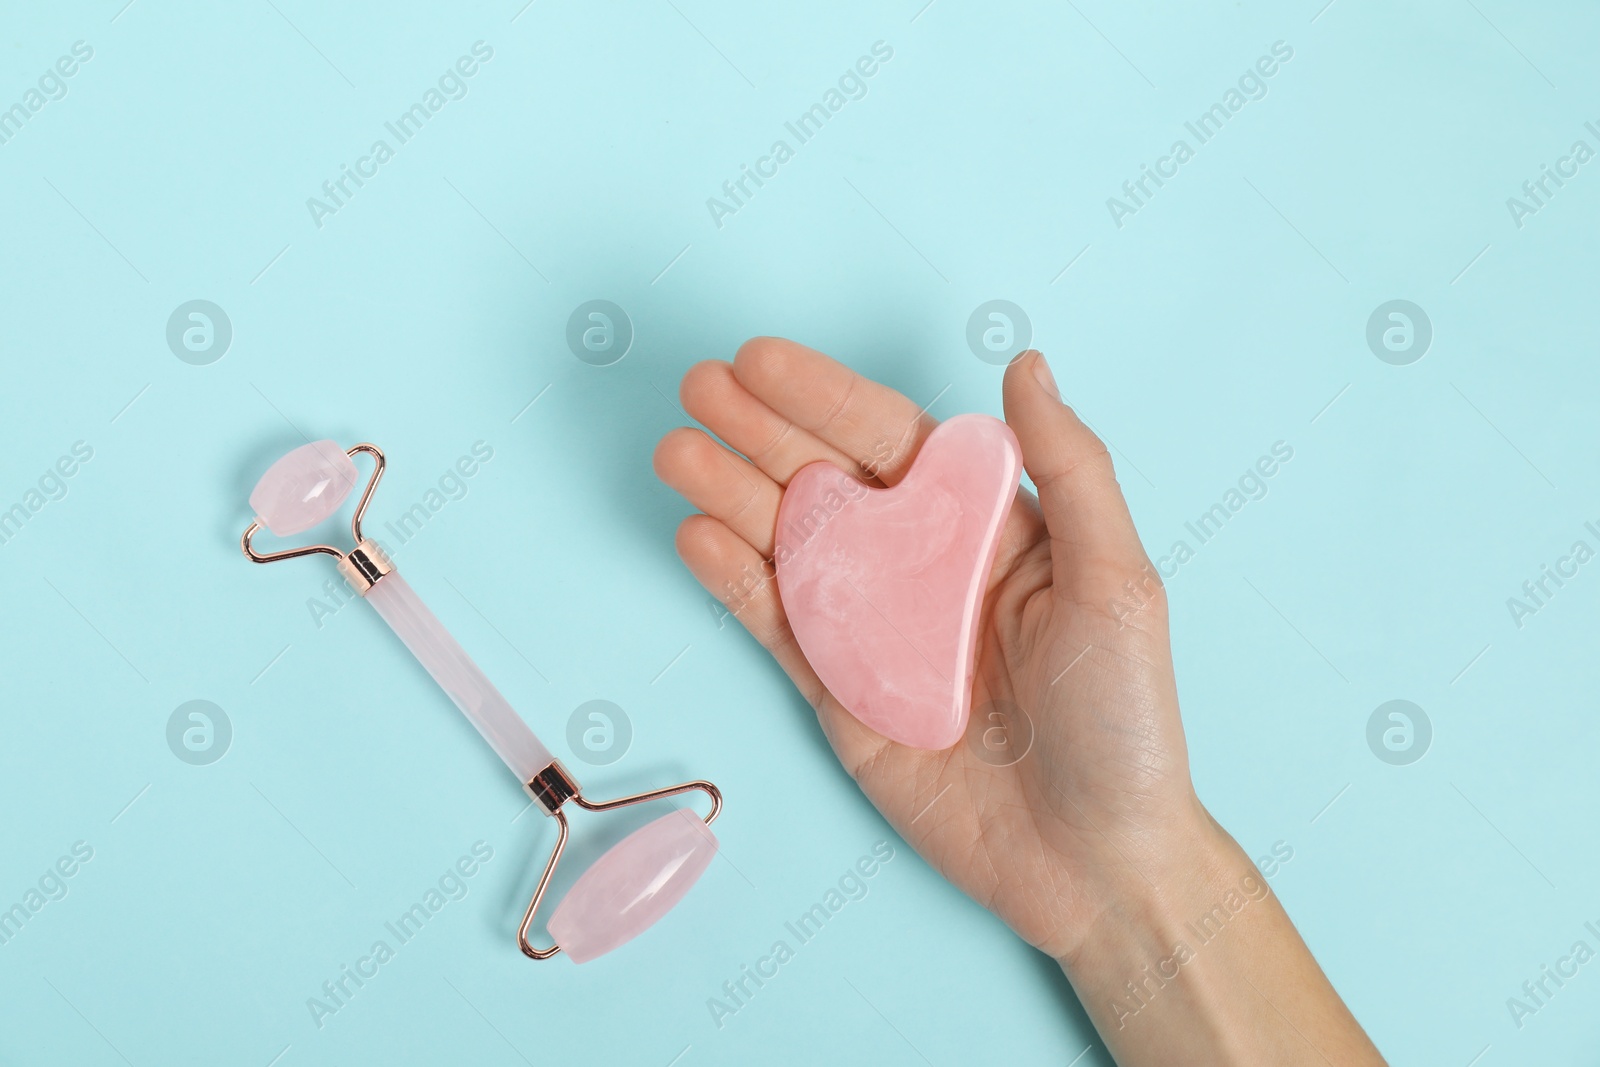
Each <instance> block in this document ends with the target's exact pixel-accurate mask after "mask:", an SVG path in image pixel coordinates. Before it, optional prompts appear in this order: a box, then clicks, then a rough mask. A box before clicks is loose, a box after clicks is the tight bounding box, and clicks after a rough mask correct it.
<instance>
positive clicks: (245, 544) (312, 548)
mask: <svg viewBox="0 0 1600 1067" xmlns="http://www.w3.org/2000/svg"><path fill="white" fill-rule="evenodd" d="M357 452H365V453H366V454H367V455H369V456H371V457H372V459H373V462H374V466H373V468H372V477H371V478H369V479H367V487H366V488H365V489H364V490H362V492H361V500H360V501H359V502H358V503H357V504H356V513H355V514H354V515H353V516H351V518H350V534H351V536H353V537H354V538H355V541H356V547H355V549H353V550H352V552H357V551H360V550H361V547H362V542H364V541H365V540H366V538H364V537H362V536H361V519H362V517H363V516H364V515H366V513H367V505H368V504H370V503H372V494H373V492H374V491H375V490H376V489H377V488H378V482H379V481H380V480H381V479H382V478H383V468H384V467H385V466H387V463H388V461H387V460H385V459H384V457H383V450H382V449H380V448H379V447H378V446H377V445H371V444H367V443H366V442H362V443H361V444H359V445H356V446H355V447H354V448H351V449H347V450H346V451H345V455H347V456H349V457H350V458H351V459H354V458H355V457H356V453H357ZM260 530H261V522H260V520H257V521H255V522H252V523H251V524H250V525H249V527H247V528H246V529H245V531H244V536H243V537H241V538H239V547H240V548H242V549H243V550H244V554H245V557H246V558H247V559H249V560H250V562H251V563H276V562H278V561H279V560H281V559H295V558H297V557H299V556H310V555H314V554H315V553H318V552H326V553H327V554H328V555H330V556H333V557H335V558H336V559H338V560H339V561H340V562H341V563H342V562H344V561H345V560H346V559H347V558H348V557H349V556H350V555H351V553H348V552H341V551H339V550H338V549H337V548H334V547H333V546H332V545H306V546H305V547H303V548H286V549H284V550H283V551H281V552H268V553H267V554H266V555H262V554H261V553H260V552H257V551H256V550H255V546H253V545H252V544H251V543H250V539H251V538H253V537H254V536H255V535H256V534H257V533H259V532H260ZM385 573H387V572H385ZM380 577H381V576H380ZM370 585H371V583H368V586H369V588H370ZM363 592H365V590H363Z"/></svg>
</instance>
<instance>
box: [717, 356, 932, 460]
mask: <svg viewBox="0 0 1600 1067" xmlns="http://www.w3.org/2000/svg"><path fill="white" fill-rule="evenodd" d="M733 373H734V377H736V378H737V379H738V380H739V382H740V383H741V384H743V385H744V386H745V388H747V389H749V390H750V392H751V393H753V394H754V395H755V396H756V398H757V399H759V400H761V401H762V402H764V403H765V404H767V405H768V406H769V407H771V408H772V410H774V411H776V412H777V413H778V414H779V415H781V416H783V417H784V418H787V419H789V420H791V421H792V422H794V423H795V424H796V425H798V426H800V427H802V428H803V429H805V430H807V431H809V432H810V433H811V434H813V435H814V436H816V437H817V438H818V439H819V440H821V441H822V442H823V443H825V444H827V445H829V446H830V447H832V448H835V449H837V450H838V451H840V452H842V453H844V454H845V455H847V456H850V457H851V458H852V459H854V460H855V462H856V463H857V464H858V465H859V466H860V467H861V468H862V469H864V470H866V471H868V472H869V473H871V474H872V475H873V476H875V477H876V478H878V480H880V481H882V482H883V483H884V484H885V485H893V484H894V483H895V482H897V481H898V480H899V479H900V477H901V476H902V475H903V474H904V473H905V469H906V468H907V467H908V466H909V465H910V463H911V459H912V457H913V456H915V455H916V454H917V449H918V448H920V447H921V446H922V441H923V439H924V438H925V437H927V436H928V434H929V433H931V432H932V431H933V428H934V427H935V426H936V425H938V420H937V419H934V418H932V417H931V416H929V415H928V414H927V412H926V411H924V410H923V409H922V408H921V407H919V406H918V405H917V404H916V403H915V402H914V401H912V400H910V399H908V398H907V397H905V396H903V395H901V394H900V393H897V392H895V391H894V390H893V389H890V388H889V387H888V386H886V385H881V384H879V383H878V382H875V381H872V380H871V379H870V378H864V377H862V376H861V375H859V374H857V373H856V372H855V371H853V370H851V369H850V368H849V367H846V366H845V365H844V364H843V363H840V362H838V361H836V360H832V359H829V358H828V357H827V356H825V355H823V354H822V353H821V352H816V351H813V350H812V349H809V348H807V347H806V346H805V345H802V344H797V343H795V342H794V341H786V340H784V339H783V338H781V337H757V338H754V339H752V340H749V341H746V342H745V343H744V344H743V345H741V346H740V347H739V353H738V355H736V356H734V357H733Z"/></svg>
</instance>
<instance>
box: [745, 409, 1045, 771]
mask: <svg viewBox="0 0 1600 1067" xmlns="http://www.w3.org/2000/svg"><path fill="white" fill-rule="evenodd" d="M1021 476H1022V450H1021V448H1019V447H1018V445H1017V439H1016V436H1015V435H1014V434H1012V432H1011V427H1009V426H1007V425H1006V424H1005V423H1003V422H1001V421H1000V420H998V419H994V418H990V417H989V416H988V415H958V416H956V417H955V418H953V419H951V420H949V421H948V422H945V423H942V424H941V425H939V426H938V427H936V428H935V429H934V431H933V432H932V433H931V434H929V435H928V438H927V440H926V441H924V442H923V444H922V450H921V451H920V452H918V453H917V457H916V459H915V460H914V461H913V462H912V464H911V469H910V470H908V471H907V472H906V475H905V477H904V478H903V479H902V480H901V481H900V482H899V483H898V484H896V485H894V486H891V487H889V488H887V489H873V488H871V487H869V486H865V485H862V484H861V483H860V482H859V481H857V480H856V479H854V478H852V477H850V476H849V475H847V474H845V473H844V472H843V471H841V470H839V469H838V468H837V467H835V466H833V465H832V464H830V463H812V464H810V465H809V466H807V467H804V468H802V469H801V470H800V471H799V473H797V474H796V475H795V476H794V478H793V479H792V480H790V482H789V486H788V488H787V489H785V490H784V493H783V501H782V503H781V504H780V505H779V507H778V529H777V536H776V545H775V548H774V552H773V560H774V563H775V564H776V567H777V572H778V592H779V594H780V595H781V596H782V598H783V606H784V611H785V613H786V614H787V615H788V617H789V625H790V626H791V627H792V628H793V630H794V636H795V640H796V641H797V642H799V645H800V649H801V651H803V652H804V653H805V655H806V659H807V660H809V661H810V663H811V666H812V667H813V668H814V669H815V670H816V672H817V677H819V678H820V679H822V684H823V685H825V686H827V687H828V690H829V692H831V693H832V694H833V695H834V696H835V697H836V698H838V700H839V702H840V703H841V704H843V705H844V706H845V707H846V708H848V709H849V710H850V713H851V714H853V715H854V716H855V717H856V718H858V719H860V720H861V721H862V722H863V723H865V724H866V725H867V726H870V727H871V728H872V729H874V730H876V731H877V732H878V733H880V734H882V735H883V736H885V737H887V738H889V739H890V740H891V741H898V742H900V743H901V744H903V745H910V746H911V747H913V748H934V749H937V748H949V747H950V746H951V745H953V744H955V743H956V742H957V741H958V740H960V738H961V735H962V734H963V733H964V732H965V731H966V728H967V716H968V714H969V713H970V711H971V705H972V667H973V659H974V656H975V654H976V651H977V639H978V621H979V610H980V608H981V607H982V606H983V594H984V589H985V587H986V586H987V585H988V582H989V571H990V569H991V568H992V567H993V566H994V556H995V551H996V549H997V548H998V547H999V544H1000V534H1001V531H1002V530H1004V529H1005V523H1006V516H1007V515H1008V514H1009V513H1010V511H1011V502H1012V501H1013V500H1014V499H1015V498H1016V495H1017V483H1018V480H1019V479H1020V478H1021Z"/></svg>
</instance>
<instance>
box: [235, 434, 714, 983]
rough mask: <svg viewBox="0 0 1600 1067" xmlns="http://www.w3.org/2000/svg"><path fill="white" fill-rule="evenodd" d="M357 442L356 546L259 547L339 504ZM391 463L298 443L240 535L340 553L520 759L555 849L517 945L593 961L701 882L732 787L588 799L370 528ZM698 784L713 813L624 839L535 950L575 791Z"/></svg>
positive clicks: (370, 450) (348, 576) (388, 616)
mask: <svg viewBox="0 0 1600 1067" xmlns="http://www.w3.org/2000/svg"><path fill="white" fill-rule="evenodd" d="M358 452H364V453H366V454H367V455H370V456H371V457H372V458H373V460H374V461H375V466H374V467H373V471H372V478H371V480H369V481H368V482H367V487H366V490H365V491H364V492H363V493H362V494H361V501H360V503H358V504H357V505H356V511H355V516H354V518H352V519H351V520H350V533H351V535H352V536H353V537H354V538H355V543H356V544H355V548H353V549H351V550H350V551H348V552H342V551H340V550H339V549H337V548H334V547H333V546H331V545H309V546H306V547H304V548H294V549H289V550H286V551H282V552H271V553H268V554H266V555H262V554H261V553H258V552H257V551H256V550H255V549H254V548H253V547H252V546H251V543H250V541H251V538H252V537H254V536H255V534H256V533H257V532H258V531H259V530H260V529H261V527H263V526H265V527H266V528H267V529H269V530H271V531H272V532H273V533H274V534H275V535H277V536H279V537H284V536H290V535H293V534H297V533H303V532H305V531H306V530H309V529H310V528H311V527H313V526H315V525H316V524H317V523H319V522H321V521H322V520H324V519H326V518H328V517H329V516H331V515H332V514H333V513H334V512H335V511H337V510H338V509H339V506H340V505H341V504H342V503H344V501H345V498H346V497H348V496H349V495H350V491H351V489H352V488H354V487H355V485H356V483H357V482H358V481H359V480H360V476H359V475H358V474H357V472H356V465H355V455H356V453H358ZM383 468H384V458H383V453H382V452H380V451H379V450H378V449H377V447H376V446H374V445H369V444H360V445H356V446H355V447H354V448H352V449H350V450H349V451H348V452H346V451H345V450H344V449H342V448H340V447H339V446H338V445H337V444H335V443H334V442H332V441H316V442H313V443H311V444H307V445H302V446H301V447H299V448H297V449H295V450H294V451H293V452H290V453H289V454H288V455H286V456H284V457H283V458H282V459H280V460H278V461H277V462H276V463H274V464H273V465H272V467H271V468H270V469H269V470H268V471H267V473H266V474H264V475H263V476H262V478H261V481H260V482H258V483H256V487H255V490H254V491H253V492H252V493H251V494H250V507H251V508H252V509H253V510H254V511H255V514H256V520H255V521H254V522H252V523H251V524H250V527H249V529H247V530H245V532H244V536H243V537H242V538H241V539H240V544H241V546H242V547H243V548H244V554H245V555H246V556H248V557H249V558H250V560H251V561H252V562H254V563H274V562H276V561H278V560H281V559H293V558H294V557H296V556H307V555H311V554H313V553H317V552H325V553H327V554H328V555H330V556H334V557H335V558H337V559H338V560H339V571H340V573H341V574H343V575H344V577H345V580H346V581H348V582H349V583H350V585H351V587H352V588H354V589H355V591H356V592H357V593H359V594H361V596H362V597H364V598H365V599H366V601H367V603H369V604H371V605H372V606H373V607H374V608H376V609H378V614H379V615H381V616H383V620H384V621H385V622H387V623H388V624H389V625H390V627H392V628H393V629H394V632H395V633H396V634H398V635H400V639H401V640H402V641H404V642H405V644H406V647H407V648H409V649H410V650H411V652H412V654H413V655H415V656H416V657H417V659H418V660H420V661H421V663H422V665H423V666H424V667H426V668H427V669H428V673H429V674H431V675H433V680H434V681H436V682H438V683H439V685H440V687H441V688H442V689H443V690H444V691H445V692H446V693H447V694H449V696H450V699H451V700H453V701H455V704H456V707H458V708H460V709H461V711H462V712H463V713H464V714H465V715H466V716H467V718H468V719H470V720H471V721H472V725H473V726H475V727H477V728H478V732H479V733H480V734H482V735H483V739H484V740H485V741H487V742H489V744H490V746H491V747H492V748H493V749H494V750H495V752H496V753H497V754H498V755H499V756H500V758H501V759H502V760H504V761H505V764H506V766H507V767H509V768H511V773H513V774H515V775H516V776H517V781H519V782H521V783H522V788H523V789H524V790H525V791H526V792H527V794H528V796H530V797H532V798H533V801H534V803H536V804H537V805H538V806H539V808H540V810H542V811H543V812H544V813H545V814H546V815H548V816H550V817H551V818H553V819H555V821H556V826H557V836H556V844H555V848H554V849H553V850H552V851H551V853H550V859H549V861H548V862H547V863H546V864H545V868H544V874H543V875H541V876H540V878H539V886H538V888H537V889H535V890H534V893H533V900H532V901H531V902H530V903H529V904H528V910H527V912H526V913H524V915H523V917H522V925H521V926H520V927H518V929H517V944H518V946H519V947H521V949H522V951H523V953H525V954H526V955H528V956H530V957H532V958H533V959H536V960H543V959H549V958H550V957H551V956H554V955H555V954H556V953H557V952H560V951H562V950H563V949H564V950H566V953H567V955H569V956H571V957H572V959H573V960H574V961H575V962H577V963H586V962H588V961H589V960H592V959H594V958H595V957H596V956H601V955H604V954H605V953H607V952H610V951H611V950H612V949H614V948H616V947H618V946H619V945H622V944H624V943H625V942H627V941H630V940H632V939H633V938H635V937H637V936H638V935H639V934H641V933H643V932H644V931H645V930H646V929H647V928H648V927H649V926H650V925H651V924H653V923H654V922H655V921H656V920H657V919H659V918H661V917H662V916H663V915H665V914H666V913H667V911H669V910H670V909H671V908H672V906H673V905H674V904H676V903H677V902H678V901H679V900H681V899H682V898H683V895H684V894H685V893H686V892H688V890H689V887H690V886H692V885H694V883H695V881H696V880H697V879H698V878H699V877H700V875H701V874H702V873H703V872H704V871H705V869H706V867H707V866H709V865H710V863H711V859H712V857H713V856H715V855H716V851H717V839H716V837H715V836H713V835H712V833H711V830H710V829H709V824H710V823H711V822H712V821H713V820H714V819H716V817H717V815H718V814H719V813H720V812H721V811H722V793H721V791H719V790H718V789H717V787H716V786H714V785H712V784H711V783H710V782H698V781H697V782H684V783H682V784H681V785H673V786H667V787H666V788H665V789H654V790H651V791H650V792H648V793H638V794H636V795H634V796H627V797H619V798H618V799H616V800H603V801H592V800H589V799H587V798H586V797H584V795H583V793H582V792H581V790H580V789H579V786H578V783H577V781H576V780H575V779H574V778H573V777H572V775H571V774H570V773H568V771H567V769H566V768H565V767H563V766H562V765H561V761H560V760H557V759H555V758H553V757H552V756H551V755H550V750H549V749H547V748H545V747H544V745H542V744H540V743H539V739H538V738H537V737H535V736H534V735H533V731H532V730H530V729H528V726H527V724H526V723H524V722H523V721H522V718H521V716H519V715H518V714H517V713H516V712H515V711H513V710H512V708H511V705H510V704H509V703H507V702H506V698H505V697H503V696H501V695H500V691H499V690H498V689H496V688H495V687H494V684H493V683H492V682H490V681H489V679H488V677H487V676H485V675H484V673H483V671H482V670H480V669H479V668H478V665H477V664H476V663H474V662H472V659H471V657H469V656H468V655H467V653H466V651H465V650H464V649H463V648H462V647H461V646H460V645H459V644H457V643H456V641H455V639H454V638H452V637H451V636H450V634H449V632H448V631H447V630H446V629H445V628H444V626H443V624H441V623H440V622H439V620H438V619H437V618H436V617H435V616H434V614H433V612H431V611H429V610H428V608H427V606H426V605H425V604H423V602H422V600H421V598H420V597H418V596H417V594H416V593H415V592H413V591H412V589H411V586H409V585H408V584H406V580H405V579H404V578H402V577H400V575H399V574H398V573H396V572H395V569H394V564H393V563H391V562H390V560H389V558H388V556H386V555H385V554H384V552H383V550H382V549H381V548H379V547H378V545H377V544H376V543H375V542H373V541H369V540H367V539H366V538H364V537H362V536H361V517H362V515H363V514H365V513H366V510H367V504H368V503H369V502H370V501H371V500H372V493H373V490H375V489H376V488H377V487H378V480H379V479H380V478H382V477H383ZM695 789H698V790H700V791H701V792H703V793H705V794H706V795H707V796H708V797H710V798H711V811H710V812H709V813H708V814H706V816H705V817H704V818H701V817H700V816H698V815H696V814H694V812H692V811H689V810H686V809H681V808H680V809H677V810H675V811H672V812H669V813H668V814H666V815H663V816H661V817H660V818H659V819H657V820H655V821H654V822H651V823H648V824H646V825H645V826H643V827H641V828H640V829H638V830H636V831H634V832H633V833H631V834H629V835H628V836H627V837H625V838H623V839H622V840H621V841H619V842H617V844H615V845H614V846H612V848H611V849H610V851H608V852H606V853H605V854H604V855H603V856H601V857H600V858H599V859H598V860H596V861H595V863H594V865H593V866H591V867H590V868H589V869H588V870H587V871H585V872H584V873H583V874H582V875H581V876H580V877H579V878H578V880H577V881H576V882H575V883H574V884H573V887H572V889H571V890H570V891H569V892H568V894H567V896H566V898H565V899H564V900H562V901H561V903H560V904H559V905H558V906H557V907H556V910H555V912H554V913H553V914H552V915H551V916H550V921H549V922H548V923H547V924H546V926H547V928H548V930H549V932H550V936H551V937H552V938H554V939H555V944H553V945H551V946H550V947H549V948H535V947H534V946H533V945H531V944H529V943H528V928H529V927H530V926H531V925H532V923H533V916H534V913H535V912H536V911H538V910H539V901H540V900H542V899H543V898H544V893H545V890H546V889H547V888H549V885H550V877H551V875H553V874H554V873H555V869H556V864H557V863H558V862H559V861H560V859H561V852H562V850H563V849H564V848H565V847H566V844H567V817H566V814H565V812H564V811H563V810H562V806H563V805H564V804H565V803H566V802H567V801H569V800H570V801H572V802H573V803H574V804H576V805H578V807H580V808H583V809H584V810H586V811H610V810H612V809H614V808H622V807H627V806H629V805H632V804H643V803H645V802H647V801H651V800H658V799H660V798H662V797H670V796H674V795H676V794H678V793H686V792H689V791H690V790H695Z"/></svg>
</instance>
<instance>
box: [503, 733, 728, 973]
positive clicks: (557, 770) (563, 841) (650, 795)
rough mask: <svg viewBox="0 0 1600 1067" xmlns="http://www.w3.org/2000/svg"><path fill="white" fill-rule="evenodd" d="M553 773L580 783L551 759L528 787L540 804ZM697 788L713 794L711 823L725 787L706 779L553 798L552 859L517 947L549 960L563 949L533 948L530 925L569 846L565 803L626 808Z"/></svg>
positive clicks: (718, 811) (588, 807) (594, 808)
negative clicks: (600, 796)
mask: <svg viewBox="0 0 1600 1067" xmlns="http://www.w3.org/2000/svg"><path fill="white" fill-rule="evenodd" d="M552 777H554V778H556V779H557V780H559V781H562V782H564V783H570V785H571V786H572V787H573V788H574V790H575V789H576V787H577V782H576V781H575V780H574V779H573V778H572V776H571V775H569V774H567V771H566V768H565V767H562V766H561V762H560V761H559V760H557V761H555V762H553V763H551V764H550V766H549V767H546V768H545V769H544V770H543V771H540V772H539V774H538V775H537V776H536V777H535V778H534V780H533V781H532V782H529V783H528V785H527V786H526V787H525V788H526V789H527V790H528V792H529V794H530V795H532V796H533V797H534V802H535V803H537V804H539V805H540V806H541V807H542V806H544V805H545V804H546V803H547V801H546V800H545V799H543V797H542V796H541V795H540V793H542V792H544V791H543V790H541V789H540V788H539V786H540V783H541V780H545V781H548V779H550V778H552ZM694 789H698V790H700V791H701V792H703V793H704V794H705V795H706V796H708V797H710V798H711V810H710V811H709V812H707V813H706V814H705V816H704V819H705V822H706V825H707V826H710V825H711V824H712V823H713V822H714V821H716V818H717V816H718V815H720V814H722V790H720V789H718V788H717V787H716V786H714V785H712V784H711V783H710V782H706V781H695V782H682V783H680V784H678V785H669V786H667V787H666V788H664V789H652V790H650V791H649V792H645V793H634V794H632V795H631V796H625V797H618V798H616V799H615V800H589V799H586V798H585V797H584V795H583V794H582V793H581V792H576V791H574V792H572V793H570V794H568V795H566V796H561V795H560V793H559V792H558V793H557V796H559V799H555V800H554V803H555V806H554V807H553V808H550V809H548V810H546V812H545V814H547V815H549V816H550V817H551V818H553V819H554V820H555V821H556V844H555V848H553V849H551V850H550V859H549V860H547V861H546V862H545V865H544V873H543V874H541V875H540V876H539V886H538V888H537V889H535V890H534V891H533V899H532V900H531V901H529V902H528V910H527V911H525V912H524V913H523V915H522V925H521V926H518V927H517V947H518V948H520V949H522V954H523V955H524V956H527V957H528V958H529V959H532V960H547V959H549V958H550V957H551V956H554V955H555V954H556V953H558V952H560V951H561V946H560V945H551V946H550V947H549V948H534V947H533V945H531V944H529V943H528V928H529V927H530V926H532V925H533V916H534V913H535V912H537V911H538V910H539V902H540V901H541V900H543V899H544V893H545V890H546V889H549V888H550V877H551V875H553V874H555V873H556V865H557V864H558V863H560V862H561V853H562V851H563V850H564V849H565V848H566V847H567V831H568V826H567V814H566V812H564V811H562V810H561V805H562V804H564V803H565V802H566V801H567V800H568V799H570V800H571V801H572V802H573V803H574V804H576V805H578V807H580V808H582V809H583V810H584V811H597V812H598V811H612V810H614V809H616V808H626V807H628V806H630V805H633V804H647V803H649V802H650V801H652V800H660V799H662V798H663V797H671V796H677V795H678V794H679V793H687V792H689V791H691V790H694Z"/></svg>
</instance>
